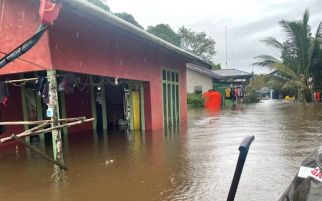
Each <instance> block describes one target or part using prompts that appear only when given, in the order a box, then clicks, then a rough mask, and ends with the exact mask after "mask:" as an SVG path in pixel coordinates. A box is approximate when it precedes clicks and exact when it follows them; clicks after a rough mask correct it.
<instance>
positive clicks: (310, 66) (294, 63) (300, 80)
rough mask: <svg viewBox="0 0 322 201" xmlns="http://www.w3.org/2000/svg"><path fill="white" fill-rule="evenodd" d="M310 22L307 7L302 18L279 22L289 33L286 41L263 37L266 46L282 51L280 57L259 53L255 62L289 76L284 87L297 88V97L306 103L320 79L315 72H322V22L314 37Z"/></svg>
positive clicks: (310, 99) (310, 98) (309, 100)
mask: <svg viewBox="0 0 322 201" xmlns="http://www.w3.org/2000/svg"><path fill="white" fill-rule="evenodd" d="M308 21H309V11H308V10H306V11H305V12H304V15H303V18H302V20H300V21H286V20H282V21H281V22H280V25H281V27H282V29H283V31H284V32H285V33H286V35H287V40H286V41H285V42H284V43H281V42H279V41H278V40H277V39H275V38H272V37H270V38H267V39H265V40H263V42H265V43H266V44H267V45H270V46H272V47H274V48H277V49H279V50H280V51H281V52H282V55H281V59H276V58H274V57H272V56H269V55H260V56H257V57H256V58H257V59H258V60H260V61H259V62H255V63H254V65H259V66H264V67H267V68H270V69H275V70H277V71H278V72H279V73H280V74H281V75H283V76H284V77H286V78H288V79H287V80H286V81H285V83H284V86H286V85H288V86H293V87H295V88H297V90H298V97H299V98H300V99H302V100H304V101H306V102H311V101H312V93H313V89H314V87H313V86H314V85H315V83H317V79H319V78H317V75H316V74H315V73H314V72H321V68H322V66H321V62H322V61H321V45H322V44H321V40H322V25H321V22H320V24H319V26H318V29H317V31H316V33H315V36H314V37H313V36H312V33H311V27H310V26H309V24H308ZM312 78H313V80H312ZM312 82H313V83H312ZM301 97H302V98H301Z"/></svg>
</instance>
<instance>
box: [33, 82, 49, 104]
mask: <svg viewBox="0 0 322 201" xmlns="http://www.w3.org/2000/svg"><path fill="white" fill-rule="evenodd" d="M35 91H36V94H37V95H38V96H41V97H42V99H43V100H44V102H45V103H46V104H48V103H49V84H48V80H47V78H46V77H45V76H40V77H38V78H37V81H36V84H35Z"/></svg>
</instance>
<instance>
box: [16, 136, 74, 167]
mask: <svg viewBox="0 0 322 201" xmlns="http://www.w3.org/2000/svg"><path fill="white" fill-rule="evenodd" d="M11 137H12V138H13V139H15V140H17V141H18V142H20V143H22V144H24V145H25V146H26V147H28V148H29V149H31V150H32V151H33V152H35V153H37V154H38V155H40V156H41V157H43V158H44V159H46V160H48V161H50V162H52V163H54V164H55V165H57V166H58V167H60V168H61V169H63V170H66V171H67V170H68V168H67V167H66V166H65V165H64V164H62V163H60V162H59V161H57V160H54V159H52V158H50V157H49V156H47V155H46V154H44V153H42V152H41V151H39V150H38V149H36V148H34V147H33V146H31V145H30V144H28V143H27V142H26V141H25V140H23V139H21V138H20V137H18V136H16V135H12V136H11Z"/></svg>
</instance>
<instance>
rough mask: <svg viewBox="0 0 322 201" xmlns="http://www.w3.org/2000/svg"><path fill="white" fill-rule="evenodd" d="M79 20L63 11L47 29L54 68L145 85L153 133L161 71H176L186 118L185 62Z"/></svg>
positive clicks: (157, 122)
mask: <svg viewBox="0 0 322 201" xmlns="http://www.w3.org/2000/svg"><path fill="white" fill-rule="evenodd" d="M79 18H80V17H79V16H75V15H73V14H71V13H68V12H66V10H65V11H63V12H62V13H61V15H60V18H59V19H58V20H57V21H56V23H55V26H54V27H53V29H51V30H50V33H49V36H50V45H51V53H52V62H53V66H54V68H55V69H58V70H64V71H71V72H78V73H83V74H94V75H100V76H108V77H118V78H124V79H130V80H141V81H146V82H148V87H146V89H145V92H146V93H145V94H146V96H147V97H150V101H149V100H147V98H145V100H146V101H145V110H146V112H145V115H146V129H147V130H155V129H158V128H161V127H162V126H163V120H162V118H163V117H162V84H161V68H162V67H166V68H172V67H174V68H179V69H180V96H181V97H180V98H181V99H180V100H181V120H185V119H186V118H187V106H186V78H185V76H186V69H185V63H186V61H185V60H184V59H183V58H182V57H180V56H178V55H175V54H173V53H169V52H166V51H164V50H161V49H159V47H154V46H152V45H151V44H148V43H147V42H144V41H140V39H134V38H133V37H131V36H128V35H127V34H124V33H120V32H117V31H115V30H113V29H112V28H110V27H108V26H107V25H104V24H100V22H99V21H98V20H96V21H92V20H90V19H87V18H82V20H81V21H80V20H79ZM80 22H81V23H80ZM94 38H95V40H93V39H94Z"/></svg>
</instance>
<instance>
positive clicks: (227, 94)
mask: <svg viewBox="0 0 322 201" xmlns="http://www.w3.org/2000/svg"><path fill="white" fill-rule="evenodd" d="M230 92H231V88H226V89H225V98H230Z"/></svg>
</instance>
